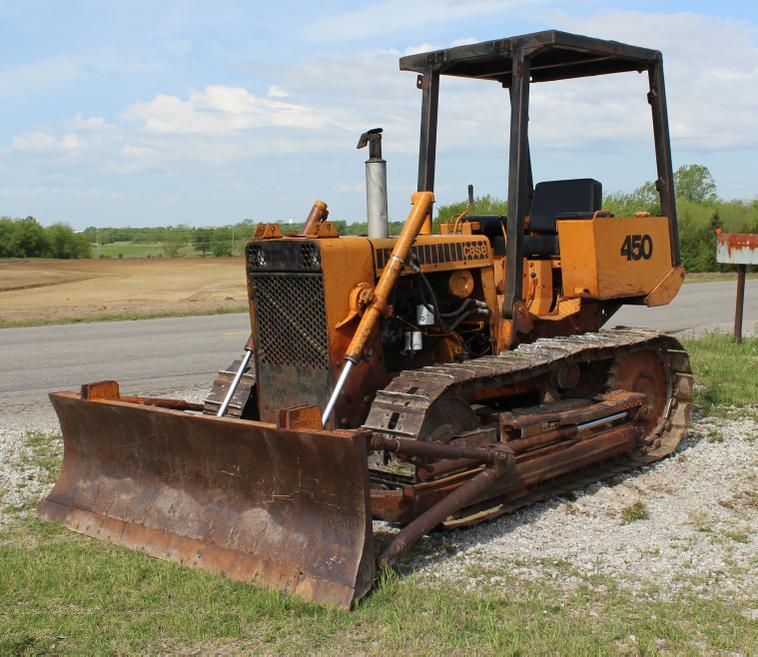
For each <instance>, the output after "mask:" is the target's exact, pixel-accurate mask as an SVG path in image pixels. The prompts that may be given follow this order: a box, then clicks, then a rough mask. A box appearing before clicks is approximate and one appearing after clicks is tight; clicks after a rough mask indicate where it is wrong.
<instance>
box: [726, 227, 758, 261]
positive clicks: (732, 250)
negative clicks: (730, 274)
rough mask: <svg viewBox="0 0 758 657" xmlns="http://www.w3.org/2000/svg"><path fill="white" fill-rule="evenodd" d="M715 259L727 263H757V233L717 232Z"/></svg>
mask: <svg viewBox="0 0 758 657" xmlns="http://www.w3.org/2000/svg"><path fill="white" fill-rule="evenodd" d="M716 261H717V262H721V263H724V264H728V265H758V234H755V233H719V236H718V244H717V246H716Z"/></svg>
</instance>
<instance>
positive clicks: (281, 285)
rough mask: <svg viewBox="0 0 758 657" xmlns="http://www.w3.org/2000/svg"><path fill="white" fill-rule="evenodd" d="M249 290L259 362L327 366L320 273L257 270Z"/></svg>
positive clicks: (324, 367) (322, 291)
mask: <svg viewBox="0 0 758 657" xmlns="http://www.w3.org/2000/svg"><path fill="white" fill-rule="evenodd" d="M252 290H253V303H254V304H255V316H256V320H255V325H256V328H257V336H256V337H257V340H256V349H257V352H258V360H259V362H260V363H268V364H272V365H295V366H297V367H303V368H307V369H326V368H328V367H329V354H328V348H327V336H326V316H325V312H324V290H323V286H322V275H321V274H320V273H318V274H311V273H305V272H297V273H292V272H286V273H275V272H271V273H268V272H266V273H262V272H261V273H256V274H253V276H252Z"/></svg>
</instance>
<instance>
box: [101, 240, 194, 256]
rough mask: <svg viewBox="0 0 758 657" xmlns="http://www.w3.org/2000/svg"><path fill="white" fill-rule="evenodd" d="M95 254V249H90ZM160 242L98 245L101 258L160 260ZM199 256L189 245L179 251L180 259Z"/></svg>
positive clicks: (161, 251) (162, 254)
mask: <svg viewBox="0 0 758 657" xmlns="http://www.w3.org/2000/svg"><path fill="white" fill-rule="evenodd" d="M92 253H93V254H95V253H96V248H95V247H93V248H92ZM165 255H166V254H165V252H164V248H163V243H162V242H142V243H137V242H113V243H111V244H101V245H100V257H101V258H160V257H165ZM196 255H197V256H199V255H200V254H199V253H197V252H196V251H195V250H194V249H193V248H192V247H191V246H190V245H189V244H187V245H186V246H183V247H182V248H181V249H180V250H179V256H180V257H187V256H196Z"/></svg>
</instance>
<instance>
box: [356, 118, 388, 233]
mask: <svg viewBox="0 0 758 657" xmlns="http://www.w3.org/2000/svg"><path fill="white" fill-rule="evenodd" d="M367 145H368V155H369V159H368V160H366V213H367V217H368V236H369V237H372V238H381V237H387V235H388V234H389V219H388V216H387V162H386V161H385V160H383V159H382V128H374V129H373V130H369V131H367V132H364V133H363V134H362V135H361V138H360V139H359V140H358V146H357V147H356V148H364V147H365V146H367Z"/></svg>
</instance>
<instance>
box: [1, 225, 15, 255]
mask: <svg viewBox="0 0 758 657" xmlns="http://www.w3.org/2000/svg"><path fill="white" fill-rule="evenodd" d="M17 250H18V244H16V222H14V221H13V219H11V218H10V217H2V218H0V258H13V257H15V256H16V253H17Z"/></svg>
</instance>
